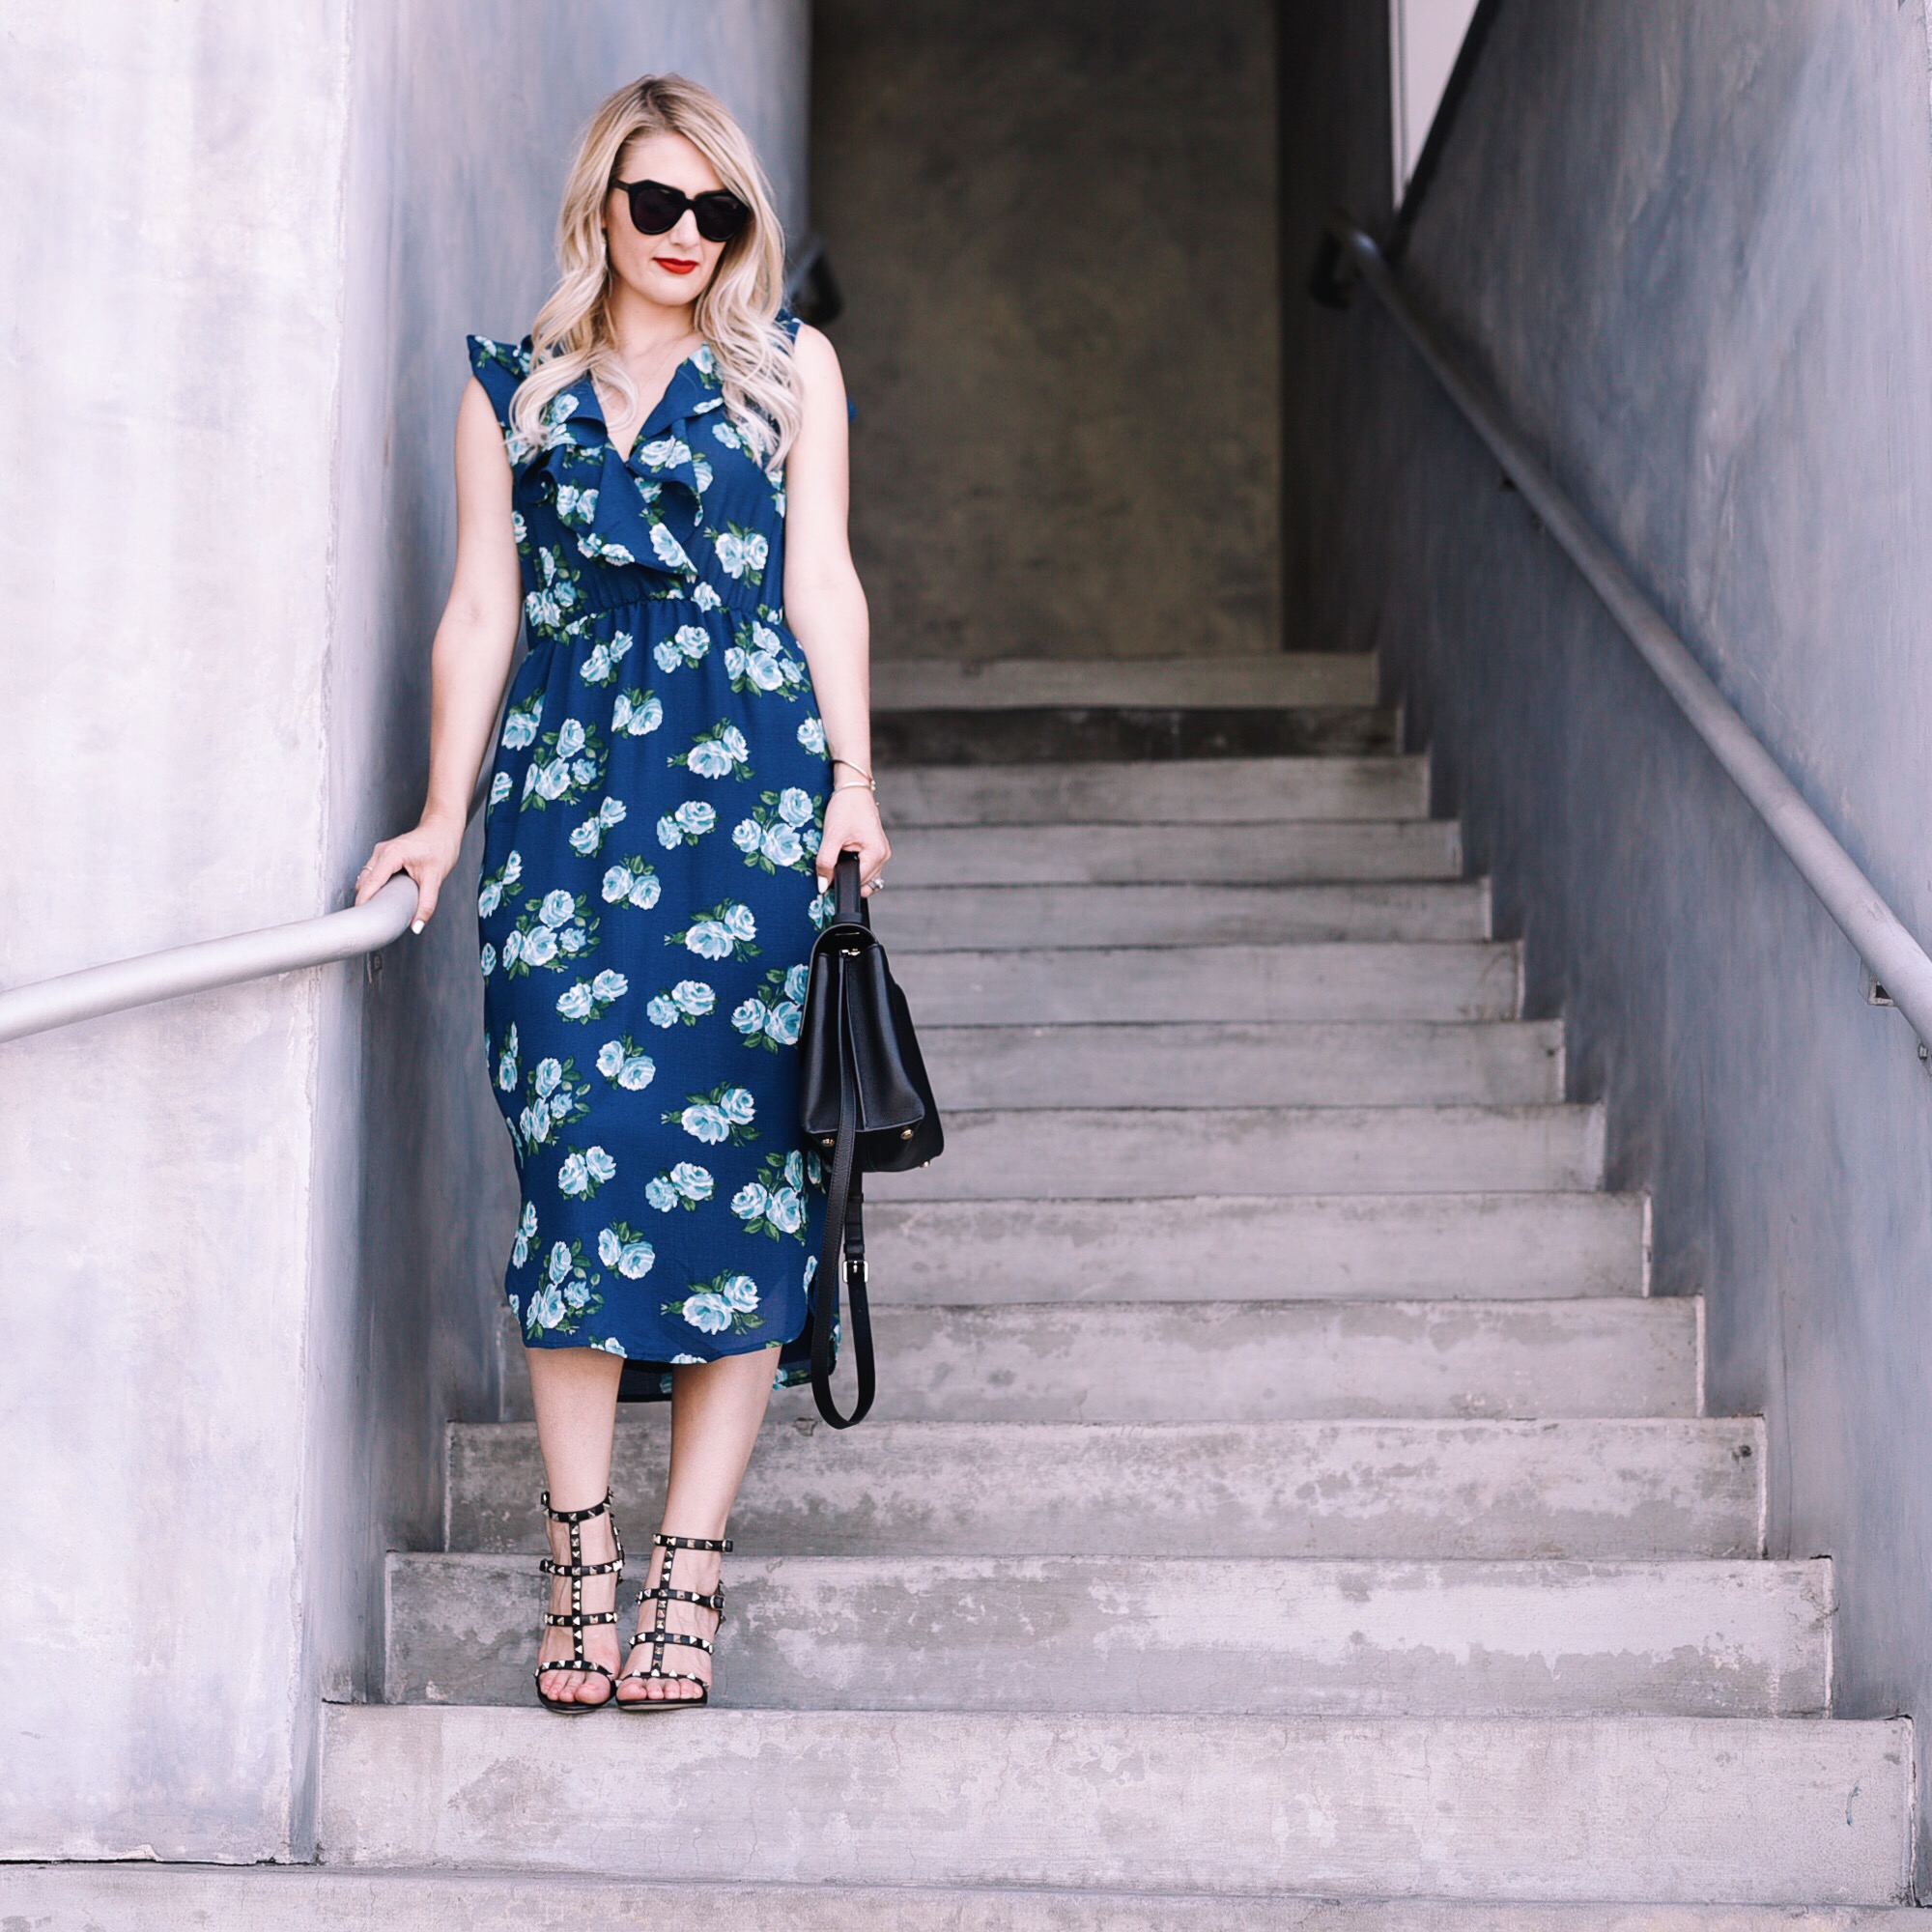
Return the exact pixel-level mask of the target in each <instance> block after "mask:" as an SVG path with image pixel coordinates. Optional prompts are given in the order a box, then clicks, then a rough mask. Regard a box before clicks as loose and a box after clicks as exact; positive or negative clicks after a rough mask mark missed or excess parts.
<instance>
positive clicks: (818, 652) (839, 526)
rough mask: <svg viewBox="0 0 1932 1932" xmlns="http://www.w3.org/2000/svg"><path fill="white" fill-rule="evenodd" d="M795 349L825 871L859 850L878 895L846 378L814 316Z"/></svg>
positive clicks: (792, 539)
mask: <svg viewBox="0 0 1932 1932" xmlns="http://www.w3.org/2000/svg"><path fill="white" fill-rule="evenodd" d="M792 355H793V359H794V361H795V363H796V366H797V370H798V377H799V388H800V392H801V398H802V401H803V405H804V417H803V420H802V422H801V423H800V425H799V432H798V435H797V437H796V438H795V439H794V440H793V442H792V446H791V448H790V450H789V451H788V452H787V453H786V456H785V567H784V610H785V621H786V623H787V624H789V625H790V627H791V633H792V636H793V637H795V638H796V639H798V641H799V644H800V646H801V648H802V649H803V650H804V652H805V661H806V663H807V664H808V665H810V668H811V686H812V690H813V692H814V693H815V694H816V696H817V699H818V715H819V717H820V719H821V720H822V721H823V722H824V725H825V743H826V750H827V752H828V753H830V755H831V757H832V760H833V765H832V796H831V798H830V799H829V801H828V802H827V804H826V808H825V831H824V836H823V838H822V839H821V841H820V843H819V848H818V879H819V884H820V885H821V886H824V885H827V884H829V883H830V881H831V878H832V867H833V866H834V865H835V864H836V863H837V862H838V855H839V853H840V852H845V851H854V852H857V853H858V855H859V876H860V878H861V880H862V881H863V882H864V885H865V890H866V892H867V894H869V893H871V892H872V891H873V890H874V888H875V886H876V884H877V881H878V877H879V874H880V872H881V871H882V870H884V868H885V864H886V861H887V860H888V859H890V858H891V857H892V851H893V848H892V846H891V845H890V843H888V841H887V838H886V833H885V827H884V826H883V825H881V824H880V822H879V808H878V803H877V801H876V800H875V799H874V797H873V795H872V792H871V789H870V784H869V781H870V778H871V773H872V698H871V674H870V642H869V639H868V635H867V614H866V592H865V590H864V588H863V587H862V585H861V584H860V582H859V573H858V571H857V570H856V569H854V568H853V564H852V547H851V544H850V542H849V540H848V538H847V536H846V529H845V516H846V506H847V503H848V501H849V500H850V493H851V485H850V477H851V471H850V466H849V462H848V456H847V439H846V412H845V380H844V378H843V377H842V376H841V375H840V374H839V370H838V355H837V354H836V353H835V352H834V350H833V347H832V345H831V343H830V342H828V341H827V340H826V339H825V337H824V336H823V335H821V334H820V333H819V331H818V330H817V329H815V328H813V327H810V324H802V325H801V326H800V327H799V331H798V340H797V342H796V343H795V344H794V345H793V350H792Z"/></svg>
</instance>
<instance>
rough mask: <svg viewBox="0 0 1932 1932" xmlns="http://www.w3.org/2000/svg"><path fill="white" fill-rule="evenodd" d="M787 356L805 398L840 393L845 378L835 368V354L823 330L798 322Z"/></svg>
mask: <svg viewBox="0 0 1932 1932" xmlns="http://www.w3.org/2000/svg"><path fill="white" fill-rule="evenodd" d="M791 354H792V360H793V361H794V362H795V363H797V365H798V373H799V375H800V377H801V378H802V379H803V381H804V384H805V392H806V394H807V395H808V396H811V395H815V394H825V395H833V396H837V395H841V394H842V393H843V392H844V388H845V378H844V376H843V374H842V372H841V371H840V370H839V367H838V350H836V349H834V348H833V346H832V339H831V337H830V336H828V335H827V334H826V333H825V331H824V330H823V329H821V328H814V327H812V326H811V324H810V323H809V322H802V323H800V324H799V326H798V334H797V336H796V337H795V338H794V339H793V342H792V350H791Z"/></svg>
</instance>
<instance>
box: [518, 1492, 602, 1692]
mask: <svg viewBox="0 0 1932 1932" xmlns="http://www.w3.org/2000/svg"><path fill="white" fill-rule="evenodd" d="M543 1511H544V1515H545V1516H547V1517H548V1518H549V1519H550V1520H551V1521H552V1522H561V1523H567V1524H568V1525H569V1528H570V1561H569V1562H568V1563H559V1562H557V1561H556V1559H555V1558H554V1557H553V1556H550V1555H548V1554H546V1555H545V1557H544V1559H543V1561H542V1562H541V1563H539V1564H538V1565H537V1569H538V1570H539V1571H540V1572H541V1573H542V1574H543V1576H544V1577H545V1578H546V1579H548V1578H551V1577H568V1578H569V1579H570V1608H569V1609H568V1610H564V1611H559V1610H553V1609H552V1608H551V1607H550V1604H549V1600H548V1599H547V1598H546V1600H545V1604H544V1628H545V1629H546V1630H567V1631H568V1632H569V1633H570V1655H569V1656H568V1657H560V1658H557V1659H556V1660H555V1661H554V1662H550V1663H539V1664H538V1665H537V1667H536V1671H535V1676H536V1684H537V1702H538V1703H539V1704H541V1705H542V1706H543V1707H544V1709H545V1710H546V1711H554V1712H556V1713H557V1715H558V1716H559V1717H565V1718H582V1717H585V1716H587V1715H588V1714H589V1713H590V1712H592V1711H601V1710H603V1709H604V1707H605V1706H606V1705H607V1704H612V1703H614V1702H615V1701H616V1698H617V1673H616V1672H615V1671H614V1670H611V1668H609V1667H608V1666H607V1665H605V1664H602V1663H593V1662H591V1660H590V1659H589V1658H588V1657H586V1656H585V1655H584V1654H583V1633H584V1632H585V1631H586V1630H587V1629H589V1628H591V1627H592V1626H593V1625H597V1624H614V1623H615V1622H616V1621H617V1588H618V1584H619V1583H620V1582H621V1581H622V1580H623V1576H624V1539H623V1538H622V1537H621V1536H619V1535H618V1534H617V1519H616V1518H615V1517H611V1542H612V1543H613V1544H614V1545H615V1546H616V1548H617V1553H616V1555H615V1556H614V1557H612V1558H611V1561H610V1562H608V1563H586V1562H584V1560H583V1525H584V1524H585V1523H586V1522H588V1521H589V1520H591V1518H593V1517H599V1516H611V1492H610V1491H608V1490H606V1491H605V1492H604V1500H603V1501H602V1502H601V1503H598V1504H597V1505H595V1507H593V1508H591V1509H584V1510H554V1509H552V1508H551V1506H550V1492H549V1491H548V1490H546V1491H544V1492H543ZM585 1577H611V1578H612V1582H611V1607H610V1608H609V1609H608V1610H586V1609H585V1608H584V1607H583V1579H584V1578H585ZM553 1670H582V1671H583V1672H585V1673H586V1674H587V1675H589V1676H593V1677H606V1678H609V1679H610V1682H611V1693H610V1695H609V1696H607V1697H600V1698H599V1699H598V1700H597V1701H596V1703H594V1704H588V1703H582V1702H580V1701H579V1700H577V1699H575V1698H566V1697H552V1696H549V1695H548V1694H546V1692H545V1690H544V1683H543V1681H544V1679H545V1678H546V1677H548V1676H549V1675H550V1673H551V1672H552V1671H553Z"/></svg>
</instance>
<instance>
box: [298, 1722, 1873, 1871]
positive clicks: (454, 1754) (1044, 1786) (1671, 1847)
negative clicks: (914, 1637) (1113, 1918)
mask: <svg viewBox="0 0 1932 1932" xmlns="http://www.w3.org/2000/svg"><path fill="white" fill-rule="evenodd" d="M324 1716H325V1725H324V1732H325V1735H324V1747H323V1777H322V1794H321V1806H320V1810H321V1817H320V1838H321V1843H322V1847H323V1858H324V1860H325V1861H326V1862H327V1863H330V1864H338V1865H340V1864H356V1863H370V1864H376V1865H382V1866H394V1865H398V1864H407V1863H439V1864H447V1863H452V1862H458V1861H472V1862H476V1863H489V1862H502V1861H505V1860H513V1861H515V1862H517V1863H518V1864H520V1865H522V1866H525V1867H526V1868H535V1867H549V1868H554V1869H559V1870H576V1871H589V1872H596V1871H605V1872H626V1873H634V1874H636V1875H638V1876H640V1877H667V1878H671V1877H674V1878H679V1879H683V1880H687V1881H702V1880H715V1879H729V1880H732V1881H737V1882H742V1881H744V1880H745V1879H748V1878H760V1877H767V1878H779V1877H782V1878H785V1879H792V1880H806V1881H835V1880H837V1881H842V1882H845V1883H851V1882H853V1881H855V1880H869V1881H878V1880H890V1881H893V1882H897V1883H909V1882H910V1883H925V1884H961V1883H970V1884H1004V1885H1026V1886H1055V1885H1060V1886H1084V1887H1101V1888H1105V1887H1109V1886H1114V1887H1121V1886H1125V1887H1127V1888H1131V1889H1156V1890H1158V1889H1178V1890H1202V1889H1208V1890H1220V1891H1227V1892H1249V1893H1252V1892H1254V1891H1257V1890H1260V1889H1271V1890H1306V1891H1314V1892H1320V1893H1322V1894H1324V1895H1335V1894H1343V1895H1346V1894H1350V1893H1355V1894H1366V1895H1370V1896H1382V1897H1386V1896H1388V1895H1389V1894H1391V1893H1396V1894H1403V1893H1413V1894H1421V1895H1425V1896H1426V1895H1443V1894H1448V1895H1454V1896H1460V1897H1464V1898H1488V1897H1496V1896H1501V1897H1514V1898H1522V1897H1524V1896H1526V1895H1527V1896H1541V1897H1568V1898H1574V1899H1592V1900H1602V1899H1605V1898H1617V1897H1627V1898H1641V1899H1647V1900H1657V1899H1669V1898H1672V1897H1687V1896H1688V1897H1693V1898H1698V1899H1711V1898H1714V1897H1715V1898H1727V1897H1728V1898H1750V1899H1756V1900H1770V1901H1776V1900H1781V1899H1808V1900H1820V1899H1822V1900H1826V1901H1838V1902H1855V1903H1856V1902H1862V1903H1872V1904H1881V1903H1888V1902H1895V1901H1897V1900H1898V1899H1900V1898H1901V1897H1902V1896H1903V1895H1904V1894H1905V1890H1906V1887H1907V1884H1908V1879H1909V1872H1910V1856H1911V1839H1910V1829H1909V1824H1910V1814H1911V1766H1910V1754H1911V1752H1910V1725H1909V1723H1907V1722H1905V1721H1903V1720H1890V1721H1887V1720H1877V1721H1849V1720H1837V1721H1833V1722H1812V1721H1809V1720H1806V1719H1751V1718H1725V1719H1700V1718H1679V1717H1642V1716H1632V1717H1618V1718H1613V1719H1592V1718H1559V1717H1549V1718H1538V1719H1508V1718H1492V1719H1444V1718H1436V1719H1324V1718H1227V1717H1201V1716H1126V1717H1122V1716H1113V1715H1108V1716H1087V1715H1059V1716H1053V1717H1034V1716H1028V1715H1026V1714H1021V1713H1012V1712H999V1713H986V1714H980V1713H951V1712H920V1713H912V1714H900V1713H885V1714H881V1713H868V1712H849V1711H838V1712H824V1711H810V1712H788V1711H757V1712H750V1711H730V1710H724V1709H714V1710H708V1711H702V1712H692V1713H685V1714H680V1715H679V1716H678V1717H676V1718H675V1719H667V1718H664V1717H655V1718H652V1719H642V1720H639V1719H625V1718H620V1717H610V1718H603V1719H599V1720H598V1721H596V1722H594V1723H586V1724H570V1725H564V1724H560V1723H558V1722H557V1721H556V1720H555V1719H553V1718H552V1717H550V1716H549V1714H548V1713H545V1712H542V1711H538V1710H536V1709H534V1708H531V1709H525V1710H502V1709H491V1708H479V1707H465V1706H450V1707H439V1706H432V1705H389V1706H381V1705H367V1706H355V1705H336V1706H329V1707H326V1708H325V1714H324ZM964 1767H976V1768H977V1769H976V1770H974V1771H972V1772H970V1773H962V1768H964ZM1855 1786H1856V1787H1857V1789H1858V1792H1859V1797H1858V1798H1857V1799H1855V1800H1853V1801H1852V1802H1851V1803H1849V1804H1848V1803H1847V1798H1846V1794H1847V1793H1848V1792H1851V1791H1852V1790H1853V1788H1854V1787H1855ZM640 1790H647V1791H648V1793H649V1804H650V1818H651V1824H652V1829H650V1830H648V1831H640V1830H639V1829H638V1817H639V1814H638V1809H637V1807H638V1803H639V1791H640ZM1848 1819H1849V1820H1850V1822H1849V1824H1848V1823H1847V1820H1848ZM1552 1845H1561V1846H1562V1847H1563V1848H1564V1852H1563V1856H1562V1857H1561V1858H1560V1859H1558V1858H1552V1857H1551V1856H1550V1850H1551V1847H1552Z"/></svg>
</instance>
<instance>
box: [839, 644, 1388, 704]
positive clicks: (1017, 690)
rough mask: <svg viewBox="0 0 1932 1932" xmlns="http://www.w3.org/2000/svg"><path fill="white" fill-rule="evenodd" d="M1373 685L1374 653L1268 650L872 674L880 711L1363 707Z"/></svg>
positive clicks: (897, 666) (888, 664) (892, 669)
mask: <svg viewBox="0 0 1932 1932" xmlns="http://www.w3.org/2000/svg"><path fill="white" fill-rule="evenodd" d="M1379 683H1380V676H1379V672H1378V668H1377V665H1376V661H1375V659H1374V658H1372V657H1369V656H1367V655H1365V654H1363V653H1360V652H1350V653H1346V654H1345V653H1338V652H1320V651H1316V652H1310V651H1295V652H1288V651H1278V650H1272V649H1270V650H1269V651H1268V652H1267V654H1266V655H1265V656H1249V657H1239V658H1185V657H1182V658H1167V659H1157V660H1152V661H1143V662H1140V663H1135V662H1132V661H1131V660H1130V659H1129V658H1128V657H1127V655H1126V654H1125V653H1122V654H1121V655H1120V656H1118V657H1089V658H1081V659H1076V660H1074V661H1072V662H1070V663H1068V662H1056V661H1054V660H1052V659H1050V658H1000V659H996V660H994V661H993V662H991V663H983V664H935V663H924V662H920V663H901V662H895V661H894V660H892V659H891V658H887V659H884V660H883V661H882V662H881V663H880V664H878V665H877V666H876V667H875V668H874V670H873V673H872V703H873V705H874V706H875V707H876V708H877V709H878V710H880V711H886V712H892V711H932V710H962V709H963V710H973V711H1002V710H1024V709H1027V708H1029V707H1031V706H1037V705H1073V706H1079V707H1082V708H1085V707H1096V706H1105V707H1107V708H1108V709H1120V708H1122V707H1124V708H1128V709H1134V708H1149V707H1158V706H1162V705H1186V706H1188V707H1189V708H1193V707H1196V706H1202V705H1206V706H1208V707H1210V708H1213V707H1229V706H1246V705H1301V704H1335V705H1365V704H1374V703H1375V702H1376V699H1377V695H1378V686H1379Z"/></svg>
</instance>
